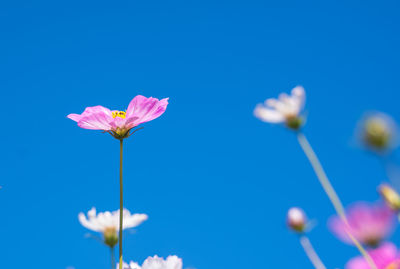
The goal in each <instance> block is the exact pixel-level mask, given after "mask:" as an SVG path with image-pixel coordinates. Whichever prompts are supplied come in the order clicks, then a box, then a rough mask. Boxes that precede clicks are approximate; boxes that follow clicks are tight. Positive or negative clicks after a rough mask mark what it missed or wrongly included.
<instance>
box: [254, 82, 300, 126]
mask: <svg viewBox="0 0 400 269" xmlns="http://www.w3.org/2000/svg"><path fill="white" fill-rule="evenodd" d="M305 99H306V94H305V91H304V88H303V87H301V86H297V87H295V88H294V89H292V92H291V95H287V94H286V93H282V94H280V95H279V98H278V99H275V98H270V99H267V100H266V101H265V102H264V104H258V105H257V106H256V108H255V109H254V115H255V116H256V117H257V118H259V119H260V120H262V121H265V122H269V123H286V125H287V126H288V127H290V128H293V129H297V128H299V127H300V125H301V119H300V113H301V112H302V110H303V108H304V104H305Z"/></svg>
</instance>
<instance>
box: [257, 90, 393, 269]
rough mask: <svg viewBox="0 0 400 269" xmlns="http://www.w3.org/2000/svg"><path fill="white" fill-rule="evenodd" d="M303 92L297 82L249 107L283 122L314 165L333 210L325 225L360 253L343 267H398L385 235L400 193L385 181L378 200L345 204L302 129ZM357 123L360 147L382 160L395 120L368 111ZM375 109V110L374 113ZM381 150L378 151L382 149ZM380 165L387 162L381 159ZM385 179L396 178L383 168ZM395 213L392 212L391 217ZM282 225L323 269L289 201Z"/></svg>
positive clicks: (303, 219)
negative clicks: (385, 172) (283, 224)
mask: <svg viewBox="0 0 400 269" xmlns="http://www.w3.org/2000/svg"><path fill="white" fill-rule="evenodd" d="M305 96H306V93H305V90H304V88H303V87H301V86H297V87H295V88H294V89H293V90H292V91H291V94H290V95H288V94H285V93H283V94H280V95H279V98H277V99H274V98H270V99H267V100H266V101H265V102H264V103H262V104H258V105H257V106H256V107H255V109H254V116H255V117H257V118H258V119H260V120H261V121H263V122H268V123H272V124H283V125H284V126H286V127H287V128H288V129H289V130H290V131H291V132H293V133H294V134H295V135H296V138H297V140H298V142H299V145H300V147H301V149H302V150H303V152H304V154H305V156H306V157H307V159H308V161H309V162H310V164H311V167H312V168H313V170H314V171H315V174H316V177H317V179H318V181H319V183H320V184H321V186H322V189H323V190H324V192H325V193H326V195H327V198H328V199H329V200H330V201H331V203H332V206H333V208H334V210H335V211H336V215H334V216H332V217H331V218H330V219H329V221H328V228H329V229H330V230H331V232H332V233H333V234H334V235H335V236H336V237H337V238H338V239H339V240H341V241H343V242H344V243H346V244H350V245H353V246H355V247H356V248H357V249H358V251H359V252H360V256H358V257H355V258H351V259H350V260H349V261H348V262H347V263H346V265H345V268H346V269H400V253H399V251H398V250H397V248H396V246H395V245H394V244H393V243H390V242H389V241H387V240H388V239H389V238H390V236H391V234H392V233H393V231H394V228H395V226H396V224H397V221H398V220H397V219H398V216H399V211H400V195H399V194H398V192H397V190H396V189H394V188H393V187H392V186H391V185H390V184H381V185H380V186H379V187H378V192H379V194H380V195H381V198H382V201H380V202H374V203H369V202H356V203H354V204H353V205H351V206H349V207H347V208H345V207H344V206H343V204H342V202H341V200H340V198H339V196H338V194H337V193H336V191H335V189H334V187H333V184H332V183H331V181H330V179H329V178H328V176H327V174H326V173H325V170H324V168H323V166H322V164H321V162H320V160H319V158H318V157H317V154H316V153H315V151H314V149H313V148H312V146H311V144H310V143H309V141H308V139H307V138H306V136H305V134H304V131H303V129H304V126H305V121H304V118H305V117H304V107H305V100H306V98H305ZM369 115H370V117H364V119H363V120H362V121H360V123H359V124H358V128H357V129H358V131H357V133H358V135H357V137H358V139H359V141H360V142H361V143H360V144H362V145H363V147H364V148H367V149H369V150H370V151H371V152H372V153H374V154H375V155H376V156H377V157H378V158H381V159H382V163H385V162H386V161H387V158H384V156H387V155H388V154H390V151H391V150H393V149H394V146H395V145H396V144H395V143H394V141H396V129H397V128H396V124H395V123H394V120H393V119H392V118H390V117H389V116H387V115H385V116H382V115H384V114H383V113H374V114H369ZM377 115H378V116H377ZM383 152H384V153H385V154H382V153H383ZM386 167H390V166H388V165H385V168H386ZM387 175H388V177H389V180H390V181H392V182H396V180H398V179H396V178H393V173H390V171H388V172H387ZM396 216H397V218H396ZM287 224H288V227H289V228H290V229H291V230H292V231H294V232H295V233H296V234H297V235H299V241H300V244H301V246H302V247H303V249H304V252H305V254H306V255H307V257H308V258H309V260H310V262H311V263H312V265H313V266H314V268H316V269H326V266H325V265H324V263H323V261H322V260H323V259H321V258H320V257H319V255H318V254H317V251H316V250H315V249H314V247H313V246H312V244H311V241H310V240H309V238H308V237H307V233H308V232H309V231H310V229H308V228H306V227H309V226H310V225H309V224H308V222H307V218H306V217H305V213H304V211H303V210H302V209H301V208H298V207H293V208H291V209H290V210H289V211H288V216H287Z"/></svg>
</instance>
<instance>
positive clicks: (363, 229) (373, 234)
mask: <svg viewBox="0 0 400 269" xmlns="http://www.w3.org/2000/svg"><path fill="white" fill-rule="evenodd" d="M346 216H347V220H348V224H349V225H348V226H347V225H346V224H345V223H344V222H343V221H342V220H341V219H340V218H339V217H337V216H334V217H331V219H330V220H329V222H328V227H329V228H330V230H331V231H332V232H333V233H334V234H335V235H336V236H337V237H338V238H339V239H341V240H342V241H344V242H346V243H349V244H351V243H352V240H351V239H350V238H349V236H348V234H347V232H346V229H348V232H350V233H351V234H352V235H353V236H354V237H355V238H356V239H357V240H358V241H360V242H361V243H363V244H366V245H369V246H372V247H375V246H377V245H378V244H379V243H380V242H381V241H382V240H383V239H384V238H386V237H387V236H388V235H389V234H390V233H391V232H392V230H393V227H394V224H395V222H394V213H393V211H392V210H391V209H390V208H389V207H387V206H385V205H382V204H372V205H371V204H367V203H357V204H355V205H353V206H351V207H350V208H349V209H348V210H347V213H346Z"/></svg>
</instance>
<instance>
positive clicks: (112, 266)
mask: <svg viewBox="0 0 400 269" xmlns="http://www.w3.org/2000/svg"><path fill="white" fill-rule="evenodd" d="M110 255H111V269H115V254H114V247H110Z"/></svg>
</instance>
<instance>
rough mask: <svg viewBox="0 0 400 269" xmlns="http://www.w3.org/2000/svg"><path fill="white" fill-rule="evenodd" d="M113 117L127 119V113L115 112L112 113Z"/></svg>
mask: <svg viewBox="0 0 400 269" xmlns="http://www.w3.org/2000/svg"><path fill="white" fill-rule="evenodd" d="M112 116H113V118H116V117H120V118H123V119H125V117H126V112H125V111H114V112H113V113H112Z"/></svg>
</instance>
